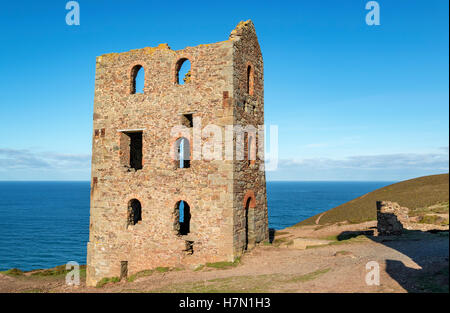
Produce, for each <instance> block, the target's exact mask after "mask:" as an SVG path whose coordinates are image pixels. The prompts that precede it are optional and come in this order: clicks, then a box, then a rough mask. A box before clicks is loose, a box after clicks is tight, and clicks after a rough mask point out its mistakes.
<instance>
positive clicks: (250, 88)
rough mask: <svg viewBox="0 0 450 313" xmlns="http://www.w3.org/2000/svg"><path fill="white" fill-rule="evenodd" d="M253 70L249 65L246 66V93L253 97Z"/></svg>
mask: <svg viewBox="0 0 450 313" xmlns="http://www.w3.org/2000/svg"><path fill="white" fill-rule="evenodd" d="M253 76H254V74H253V68H252V66H251V65H248V66H247V93H248V94H249V95H253V83H254V77H253Z"/></svg>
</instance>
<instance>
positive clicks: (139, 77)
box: [131, 64, 145, 94]
mask: <svg viewBox="0 0 450 313" xmlns="http://www.w3.org/2000/svg"><path fill="white" fill-rule="evenodd" d="M144 85H145V70H144V68H143V67H142V65H139V64H138V65H135V66H134V67H133V68H132V69H131V93H132V94H135V93H144Z"/></svg>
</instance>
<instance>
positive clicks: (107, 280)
mask: <svg viewBox="0 0 450 313" xmlns="http://www.w3.org/2000/svg"><path fill="white" fill-rule="evenodd" d="M119 281H120V278H119V277H104V278H102V279H101V280H100V281H99V282H98V283H97V285H96V286H95V287H97V288H101V287H103V286H105V285H106V284H108V283H118V282H119Z"/></svg>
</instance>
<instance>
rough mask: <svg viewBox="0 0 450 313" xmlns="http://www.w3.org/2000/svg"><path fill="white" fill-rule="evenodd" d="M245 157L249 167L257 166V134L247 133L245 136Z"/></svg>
mask: <svg viewBox="0 0 450 313" xmlns="http://www.w3.org/2000/svg"><path fill="white" fill-rule="evenodd" d="M244 140H245V142H244V149H245V150H244V155H245V161H246V162H247V165H249V166H250V165H252V164H255V160H256V140H255V134H253V133H245V135H244Z"/></svg>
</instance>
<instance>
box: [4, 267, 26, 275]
mask: <svg viewBox="0 0 450 313" xmlns="http://www.w3.org/2000/svg"><path fill="white" fill-rule="evenodd" d="M0 273H2V274H5V275H8V276H22V275H24V272H23V271H22V270H20V269H18V268H11V269H9V270H6V271H2V272H0Z"/></svg>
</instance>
